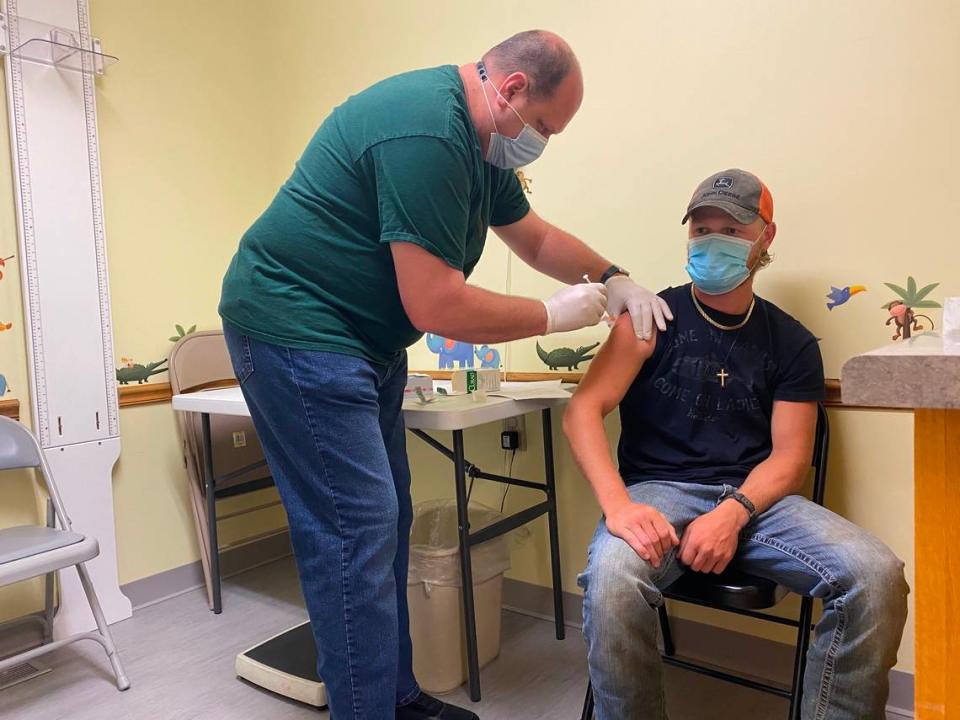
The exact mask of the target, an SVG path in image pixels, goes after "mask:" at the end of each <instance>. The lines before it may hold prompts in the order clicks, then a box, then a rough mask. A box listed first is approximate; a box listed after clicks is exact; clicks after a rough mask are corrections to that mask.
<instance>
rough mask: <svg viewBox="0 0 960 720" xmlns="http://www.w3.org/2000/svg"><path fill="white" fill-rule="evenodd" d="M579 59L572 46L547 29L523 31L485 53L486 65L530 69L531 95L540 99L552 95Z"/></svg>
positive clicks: (499, 68) (508, 69)
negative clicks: (546, 30)
mask: <svg viewBox="0 0 960 720" xmlns="http://www.w3.org/2000/svg"><path fill="white" fill-rule="evenodd" d="M575 62H576V58H575V56H574V54H573V50H571V49H570V46H569V45H567V44H566V43H565V42H564V41H563V40H561V39H560V38H558V37H557V36H556V35H554V34H553V33H548V32H545V31H543V30H525V31H524V32H519V33H517V34H516V35H513V36H512V37H509V38H507V39H506V40H504V41H503V42H502V43H500V44H499V45H496V46H494V47H492V48H490V49H489V50H487V52H486V53H484V56H483V63H484V65H486V66H487V68H489V69H491V70H496V71H498V72H504V73H512V72H522V73H526V75H527V78H528V79H529V81H530V89H529V93H530V97H532V98H538V99H544V98H550V97H551V96H552V95H553V93H554V92H555V91H556V89H557V87H558V86H559V85H560V83H561V82H563V79H564V78H565V77H566V76H567V74H568V73H569V72H570V69H571V68H572V67H573V64H574V63H575Z"/></svg>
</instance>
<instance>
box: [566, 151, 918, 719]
mask: <svg viewBox="0 0 960 720" xmlns="http://www.w3.org/2000/svg"><path fill="white" fill-rule="evenodd" d="M688 220H689V223H690V224H689V238H688V242H687V257H688V260H689V262H688V264H687V268H686V269H687V272H688V273H689V274H690V277H691V278H692V280H693V283H692V284H688V285H684V286H682V287H678V288H668V289H667V290H664V291H663V292H662V293H660V295H661V297H663V298H664V299H665V300H666V301H667V303H668V304H669V306H670V309H671V310H672V311H673V315H674V318H675V319H674V322H672V323H671V324H670V325H669V326H668V328H667V330H666V331H665V332H661V333H659V334H658V335H655V336H654V337H653V339H651V340H649V341H642V340H639V339H638V338H637V337H636V335H635V334H634V329H633V326H632V324H631V322H630V318H629V317H625V316H621V317H620V318H619V319H618V320H617V322H616V324H615V326H614V329H613V331H612V332H611V335H610V338H609V339H608V341H607V342H606V344H605V345H604V347H603V348H602V350H601V351H600V353H599V354H598V355H597V357H596V359H595V360H594V361H593V364H592V366H591V367H590V370H589V372H587V374H586V376H585V377H584V378H583V381H582V382H581V383H580V387H579V389H578V390H577V392H576V394H575V395H574V397H573V400H572V402H571V403H570V406H569V408H568V410H567V413H566V416H565V418H564V431H565V433H566V435H567V437H568V439H569V441H570V444H571V446H572V449H573V454H574V457H575V458H576V461H577V464H578V465H579V467H580V469H581V471H582V472H583V474H584V475H585V476H586V478H587V479H588V480H589V481H590V484H591V485H592V486H593V490H594V492H595V494H596V497H597V500H598V501H599V503H600V507H601V509H602V510H603V519H602V520H601V522H600V523H599V525H598V527H597V531H596V534H595V536H594V538H593V541H592V543H591V545H590V550H589V555H588V564H587V569H586V570H585V571H584V572H583V574H582V575H581V576H580V581H579V582H580V585H581V587H582V588H583V589H584V593H585V597H584V633H585V635H586V640H587V648H588V659H589V664H590V678H591V680H592V682H593V691H594V697H595V701H596V718H597V720H641V719H642V720H657V719H659V718H664V717H666V712H665V708H664V695H663V678H662V664H661V660H660V654H659V651H658V649H657V628H658V622H657V607H658V606H659V605H660V604H661V603H663V596H662V595H661V592H660V591H661V589H662V588H665V587H667V586H668V585H669V584H670V583H671V582H673V581H674V580H676V579H677V578H678V577H679V576H680V574H681V573H683V572H685V571H695V572H702V573H720V572H722V571H723V570H724V568H726V567H727V566H728V565H729V564H730V563H731V562H732V563H735V564H736V565H737V566H738V568H741V569H743V570H745V571H747V572H749V573H752V574H755V575H760V576H763V577H766V578H769V579H771V580H774V581H776V582H777V583H779V584H780V585H783V586H785V587H787V588H789V589H790V590H792V591H793V592H796V593H799V594H801V595H807V596H812V597H815V598H820V599H821V600H822V601H823V617H822V618H821V620H820V622H819V623H818V624H817V627H816V636H815V640H814V642H813V646H812V647H811V649H810V654H809V657H808V661H807V667H806V675H805V680H804V688H803V701H802V705H803V717H804V718H807V719H809V720H814V718H817V719H829V720H848V719H849V720H867V719H873V718H876V719H877V720H879V719H881V718H883V717H884V705H885V702H886V699H887V691H888V688H887V673H888V672H889V670H890V668H891V667H892V666H893V665H894V663H895V661H896V653H897V648H898V647H899V644H900V636H901V633H902V631H903V625H904V622H905V620H906V611H907V603H906V598H907V585H906V582H905V581H904V577H903V563H902V562H901V561H900V560H899V559H898V558H897V557H896V556H895V555H894V554H893V553H892V552H891V551H890V550H889V549H888V548H887V547H886V546H885V545H884V544H883V543H882V542H880V541H879V540H878V539H877V538H875V537H874V536H872V535H871V534H869V533H868V532H866V531H865V530H862V529H861V528H859V527H857V526H856V525H853V524H852V523H850V522H848V521H847V520H845V519H844V518H842V517H840V516H839V515H836V514H835V513H832V512H830V511H829V510H827V509H825V508H823V507H820V506H819V505H817V504H815V503H813V502H811V501H810V500H808V499H806V498H805V497H803V496H802V495H798V494H795V493H798V492H799V491H800V489H801V486H802V484H803V481H804V479H805V478H806V476H807V473H808V471H809V469H810V463H811V458H812V454H813V443H814V433H815V429H816V417H817V402H818V401H819V400H822V399H823V363H822V360H821V357H820V350H819V347H818V346H817V341H816V339H815V338H814V336H813V335H812V334H811V333H810V332H809V331H808V330H807V329H806V328H804V327H803V326H802V325H801V324H800V323H799V322H797V321H796V320H794V319H793V318H792V317H790V316H789V315H788V314H787V313H785V312H784V311H783V310H781V309H780V308H778V307H776V306H775V305H773V304H772V303H770V302H767V301H766V300H764V299H762V298H760V297H757V296H756V295H754V293H753V278H754V275H755V274H756V272H757V270H758V269H759V268H761V267H764V266H765V265H767V264H768V263H769V261H770V255H769V254H768V253H767V249H768V248H769V247H770V244H771V243H772V242H773V238H774V235H775V234H776V225H774V223H773V201H772V199H771V196H770V192H769V190H767V188H766V186H765V185H764V184H763V183H761V182H760V180H759V179H757V178H756V177H755V176H753V175H751V174H750V173H747V172H744V171H742V170H727V171H725V172H722V173H718V174H716V175H714V176H712V177H710V178H707V180H705V181H704V182H703V183H701V184H700V186H699V187H698V188H697V190H696V192H695V193H694V195H693V199H692V200H691V201H690V204H689V206H688V208H687V213H686V215H684V218H683V222H684V223H686V222H687V221H688ZM618 406H619V409H620V419H621V424H622V432H621V436H620V445H619V451H618V455H619V465H620V467H619V471H618V469H617V467H616V466H615V465H614V463H613V461H612V460H611V458H610V454H609V451H608V445H607V438H606V435H605V433H604V426H603V418H604V416H606V415H607V414H609V413H610V412H612V411H613V410H614V409H615V408H617V407H618Z"/></svg>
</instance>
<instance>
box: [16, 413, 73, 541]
mask: <svg viewBox="0 0 960 720" xmlns="http://www.w3.org/2000/svg"><path fill="white" fill-rule="evenodd" d="M23 468H37V469H38V470H39V471H40V472H39V473H38V475H39V476H40V478H41V480H42V481H43V484H44V487H45V489H46V491H47V494H48V495H49V496H50V501H51V502H52V503H53V508H54V510H55V512H56V513H57V517H58V518H59V520H60V526H61V527H62V528H63V529H64V530H70V529H71V524H70V517H69V516H68V515H67V511H66V509H65V508H64V506H63V500H61V498H60V491H59V489H58V488H57V483H56V482H55V481H54V479H53V475H52V474H51V472H50V466H49V465H48V464H47V459H46V457H44V454H43V449H42V448H41V447H40V443H39V442H37V438H36V436H34V434H33V433H32V432H30V430H29V429H28V428H27V427H26V426H25V425H22V424H21V423H19V422H17V421H16V420H11V419H10V418H7V417H0V471H3V470H17V469H23Z"/></svg>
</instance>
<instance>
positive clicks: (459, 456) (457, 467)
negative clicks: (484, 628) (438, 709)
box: [453, 430, 480, 702]
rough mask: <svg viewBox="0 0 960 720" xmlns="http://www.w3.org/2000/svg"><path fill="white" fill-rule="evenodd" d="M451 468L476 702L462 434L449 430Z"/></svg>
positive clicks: (477, 668)
mask: <svg viewBox="0 0 960 720" xmlns="http://www.w3.org/2000/svg"><path fill="white" fill-rule="evenodd" d="M453 465H454V476H455V479H456V486H457V488H456V489H457V525H458V528H459V531H460V579H461V581H462V583H463V619H464V625H465V627H466V632H467V667H468V669H469V688H470V699H471V700H473V701H474V702H478V701H479V700H480V658H479V655H478V651H477V616H476V610H475V608H474V602H473V568H472V566H471V563H470V518H469V515H468V513H467V473H466V465H465V463H464V459H463V431H462V430H454V431H453Z"/></svg>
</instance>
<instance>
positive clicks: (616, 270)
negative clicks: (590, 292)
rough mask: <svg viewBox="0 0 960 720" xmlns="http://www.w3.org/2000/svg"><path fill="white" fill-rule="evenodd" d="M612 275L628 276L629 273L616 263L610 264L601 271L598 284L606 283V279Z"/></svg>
mask: <svg viewBox="0 0 960 720" xmlns="http://www.w3.org/2000/svg"><path fill="white" fill-rule="evenodd" d="M614 275H626V276H628V277H629V275H630V273H629V272H627V271H626V270H624V269H623V268H622V267H619V266H617V265H611V266H610V267H608V268H607V269H606V270H604V271H603V275H601V276H600V284H601V285H606V283H607V280H609V279H610V278H612V277H613V276H614Z"/></svg>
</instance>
